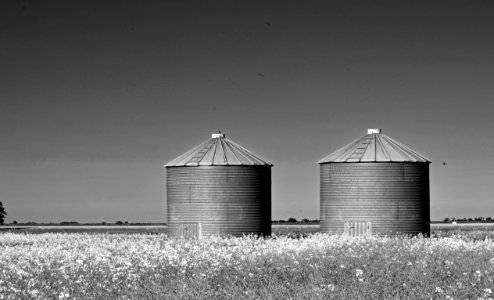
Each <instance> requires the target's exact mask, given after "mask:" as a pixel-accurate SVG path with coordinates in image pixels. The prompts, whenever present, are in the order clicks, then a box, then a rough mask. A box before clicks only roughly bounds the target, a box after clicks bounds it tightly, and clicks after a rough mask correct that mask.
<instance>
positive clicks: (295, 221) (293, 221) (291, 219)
mask: <svg viewBox="0 0 494 300" xmlns="http://www.w3.org/2000/svg"><path fill="white" fill-rule="evenodd" d="M288 222H290V223H297V222H298V221H297V219H295V218H289V219H288Z"/></svg>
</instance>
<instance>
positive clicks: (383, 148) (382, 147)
mask: <svg viewBox="0 0 494 300" xmlns="http://www.w3.org/2000/svg"><path fill="white" fill-rule="evenodd" d="M376 141H378V142H379V145H380V146H381V149H382V150H383V153H384V156H385V157H386V158H387V159H388V160H389V161H391V156H389V153H388V151H387V150H386V148H385V147H384V144H383V143H382V138H381V137H379V138H378V139H377V140H376ZM376 146H377V143H376Z"/></svg>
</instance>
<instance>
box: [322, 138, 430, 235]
mask: <svg viewBox="0 0 494 300" xmlns="http://www.w3.org/2000/svg"><path fill="white" fill-rule="evenodd" d="M319 164H320V173H321V174H320V176H321V177H320V180H321V182H320V189H321V190H320V217H321V231H322V232H332V233H336V234H342V233H347V234H348V233H351V232H353V231H354V229H355V228H357V227H362V226H363V225H364V224H365V228H369V229H368V230H371V231H372V232H371V233H372V234H376V233H377V234H383V235H390V234H396V233H407V234H418V233H424V234H427V235H429V234H430V196H429V164H430V160H429V159H427V158H426V157H424V156H422V155H420V154H418V153H417V152H415V151H413V150H411V149H410V148H408V147H406V146H404V145H402V144H400V143H398V142H397V141H395V140H393V139H391V138H390V137H388V136H386V135H384V134H382V133H381V130H380V129H369V130H368V132H367V135H364V136H363V137H361V138H359V139H357V140H355V141H354V142H352V143H350V144H348V145H347V146H345V147H343V148H341V149H339V150H338V151H336V152H334V153H332V154H330V155H328V156H327V157H325V158H323V159H322V160H320V161H319ZM369 223H370V224H369ZM366 233H370V232H366Z"/></svg>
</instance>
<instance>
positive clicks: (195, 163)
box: [165, 133, 273, 236]
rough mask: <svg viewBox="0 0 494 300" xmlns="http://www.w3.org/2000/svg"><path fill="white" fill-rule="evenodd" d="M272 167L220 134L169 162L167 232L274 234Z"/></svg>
mask: <svg viewBox="0 0 494 300" xmlns="http://www.w3.org/2000/svg"><path fill="white" fill-rule="evenodd" d="M272 166H273V165H272V164H271V163H269V162H267V161H266V160H264V159H262V158H260V157H259V156H257V155H255V154H253V153H252V152H250V151H249V150H247V149H245V148H244V147H242V146H240V145H238V144H236V143H234V142H233V141H231V140H229V139H227V138H226V137H225V135H224V134H222V133H214V134H213V135H212V137H211V139H209V140H207V141H205V142H204V143H202V144H200V145H199V146H197V147H195V148H193V149H191V150H189V151H187V152H186V153H184V154H183V155H181V156H179V157H177V158H176V159H174V160H172V161H170V162H169V163H168V164H166V165H165V167H166V178H167V180H166V188H167V209H168V213H167V215H168V229H167V232H168V235H170V236H181V235H187V230H189V232H190V231H198V232H200V233H198V235H201V234H202V235H211V234H221V235H233V236H242V235H243V234H258V235H270V234H271V167H272Z"/></svg>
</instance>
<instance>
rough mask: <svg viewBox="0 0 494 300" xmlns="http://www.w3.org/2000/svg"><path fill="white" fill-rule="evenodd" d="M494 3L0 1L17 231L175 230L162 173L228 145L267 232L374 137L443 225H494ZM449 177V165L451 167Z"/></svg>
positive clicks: (1, 160) (0, 195)
mask: <svg viewBox="0 0 494 300" xmlns="http://www.w3.org/2000/svg"><path fill="white" fill-rule="evenodd" d="M493 15H494V3H493V2H492V1H487V0H484V1H480V0H479V1H457V0H453V1H289V0H286V1H198V0H197V1H181V0H180V1H178V0H177V1H152V0H149V1H137V0H135V1H128V0H122V1H109V0H103V1H91V0H85V1H62V0H57V1H50V0H47V1H31V0H24V1H12V0H4V1H1V2H0V202H2V203H3V205H4V207H5V209H6V211H7V213H8V216H7V218H6V222H12V221H14V220H16V221H18V222H29V221H32V222H61V221H78V222H103V221H105V222H115V221H119V220H121V221H129V222H166V211H165V209H166V202H165V201H166V196H165V195H166V191H165V189H166V187H165V181H164V180H165V170H164V168H163V165H164V164H165V163H166V162H168V161H170V160H172V159H173V158H175V157H177V156H178V155H180V154H182V153H183V152H185V151H187V150H189V149H191V148H192V147H194V146H195V145H197V144H199V143H201V142H203V141H205V140H207V139H208V138H210V136H211V133H213V132H216V131H217V130H218V129H219V130H221V131H222V132H224V133H226V136H227V138H229V139H231V140H233V141H235V142H237V143H239V144H240V145H242V146H244V147H246V148H247V149H249V150H251V151H253V152H254V153H256V154H259V155H260V156H262V157H264V158H265V159H267V160H269V161H271V162H272V163H273V164H274V167H273V168H272V219H274V220H277V219H287V218H289V217H295V218H297V219H301V218H308V219H319V165H318V164H317V161H318V160H319V159H321V158H323V157H325V156H326V155H328V154H330V153H331V152H333V151H336V150H337V149H339V148H340V147H342V146H344V145H346V144H348V143H349V142H351V141H353V140H354V139H356V138H358V137H360V136H362V135H364V134H366V131H367V129H368V128H381V129H382V130H383V133H384V134H386V135H388V136H390V137H392V138H393V139H395V140H397V141H399V142H400V143H402V144H405V145H407V146H409V147H411V148H412V149H414V150H416V151H417V152H419V153H421V154H423V155H424V156H426V157H428V158H429V159H430V160H431V161H432V164H431V165H430V194H431V218H432V219H433V220H442V219H443V218H445V217H457V218H459V217H477V216H484V217H488V216H491V217H494V199H493V196H492V195H493V194H494V184H493V183H494V139H493V136H494V134H493V132H494V120H493V118H492V114H493V112H494V101H493V100H494V18H492V16H493ZM443 162H446V165H444V164H443Z"/></svg>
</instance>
